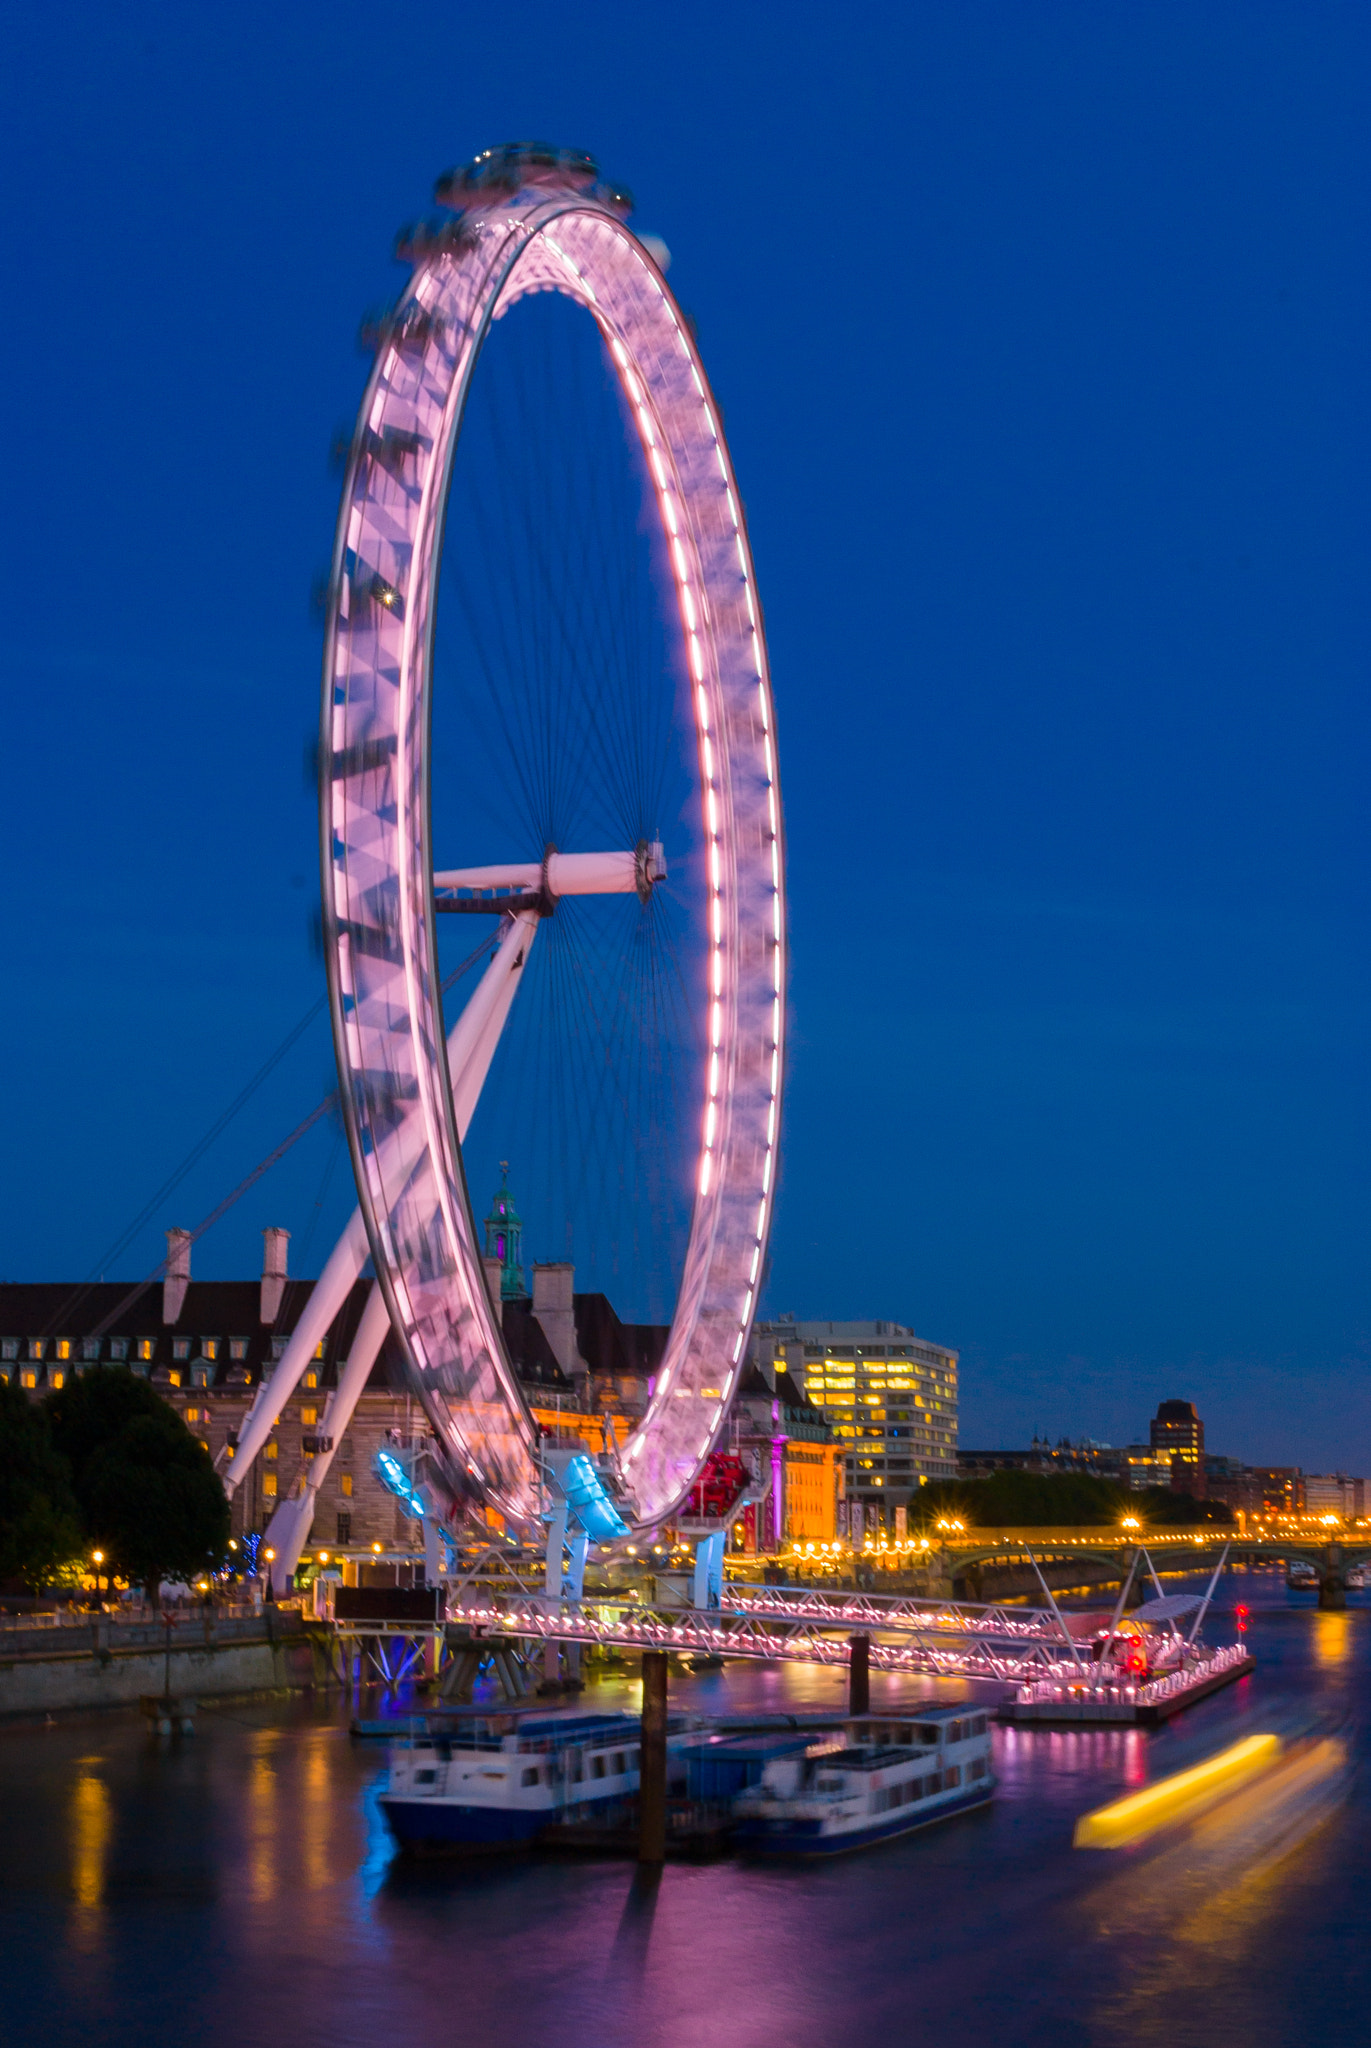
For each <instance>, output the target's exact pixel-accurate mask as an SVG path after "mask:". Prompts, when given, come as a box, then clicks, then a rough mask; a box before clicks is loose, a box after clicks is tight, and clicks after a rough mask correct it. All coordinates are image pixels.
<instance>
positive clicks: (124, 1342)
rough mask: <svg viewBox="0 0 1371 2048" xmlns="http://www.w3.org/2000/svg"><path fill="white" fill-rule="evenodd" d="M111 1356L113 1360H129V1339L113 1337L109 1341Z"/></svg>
mask: <svg viewBox="0 0 1371 2048" xmlns="http://www.w3.org/2000/svg"><path fill="white" fill-rule="evenodd" d="M109 1355H110V1357H111V1358H127V1357H128V1355H129V1340H128V1338H127V1337H111V1338H110V1340H109ZM97 1356H98V1354H97Z"/></svg>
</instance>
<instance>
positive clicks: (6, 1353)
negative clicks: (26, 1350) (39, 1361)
mask: <svg viewBox="0 0 1371 2048" xmlns="http://www.w3.org/2000/svg"><path fill="white" fill-rule="evenodd" d="M18 1356H19V1339H18V1338H17V1337H6V1338H4V1339H3V1340H0V1358H17V1357H18Z"/></svg>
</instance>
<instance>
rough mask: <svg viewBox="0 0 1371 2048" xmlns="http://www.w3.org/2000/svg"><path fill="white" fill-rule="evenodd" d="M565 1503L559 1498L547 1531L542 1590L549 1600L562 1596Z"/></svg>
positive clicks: (565, 1522) (565, 1520)
mask: <svg viewBox="0 0 1371 2048" xmlns="http://www.w3.org/2000/svg"><path fill="white" fill-rule="evenodd" d="M566 1524H567V1504H566V1502H565V1501H564V1500H559V1501H558V1503H557V1505H556V1507H555V1508H554V1510H553V1514H552V1520H551V1522H550V1523H549V1524H548V1532H547V1572H546V1575H545V1577H544V1579H543V1590H544V1591H545V1592H546V1594H547V1596H548V1598H549V1599H551V1600H560V1599H561V1597H562V1546H563V1544H564V1543H565V1542H566Z"/></svg>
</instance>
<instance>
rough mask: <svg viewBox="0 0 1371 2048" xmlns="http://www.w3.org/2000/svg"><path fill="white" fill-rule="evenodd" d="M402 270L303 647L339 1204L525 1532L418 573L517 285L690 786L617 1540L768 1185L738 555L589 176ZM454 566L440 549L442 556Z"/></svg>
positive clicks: (705, 453) (668, 1490) (688, 1435)
mask: <svg viewBox="0 0 1371 2048" xmlns="http://www.w3.org/2000/svg"><path fill="white" fill-rule="evenodd" d="M590 175H592V176H593V173H591V174H590ZM588 188H589V189H588ZM415 259H416V260H415V271H414V275H413V278H412V279H411V282H410V284H409V287H408V289H407V290H406V291H405V293H404V294H403V296H402V298H401V300H400V302H399V304H398V306H397V307H396V309H395V312H394V314H393V315H392V316H391V318H390V319H389V321H388V322H387V324H386V327H385V329H384V331H383V333H382V336H381V340H380V345H379V348H378V351H377V360H376V365H375V369H374V370H373V373H372V376H371V378H370V381H369V383H368V387H367V391H366V395H365V398H364V400H363V404H362V409H361V413H360V415H359V419H358V423H357V429H356V433H355V435H354V439H353V444H352V452H351V457H350V460H349V464H348V470H347V476H346V481H345V484H344V489H343V500H342V508H341V512H340V517H339V525H338V534H337V539H336V543H335V552H334V563H333V575H332V578H331V582H330V591H329V601H328V612H327V633H326V645H325V655H324V695H323V713H322V736H323V748H322V759H323V762H324V772H323V775H322V777H321V827H322V859H323V877H324V925H325V935H326V956H327V962H328V973H329V989H330V999H331V1008H332V1014H333V1028H334V1039H335V1046H336V1050H337V1057H338V1066H339V1075H340V1081H341V1096H342V1101H343V1107H344V1115H345V1119H346V1123H347V1128H348V1135H349V1142H350V1145H351V1149H352V1156H353V1165H354V1169H355V1172H356V1178H357V1188H358V1194H359V1198H360V1203H361V1210H362V1214H363V1217H364V1219H365V1222H366V1228H367V1235H368V1239H369V1241H370V1246H371V1253H372V1258H373V1261H374V1264H375V1268H376V1274H377V1278H378V1281H379V1283H380V1286H381V1288H382V1290H383V1292H384V1295H385V1298H386V1303H387V1306H388V1308H389V1311H390V1316H391V1322H392V1326H393V1328H394V1331H395V1333H396V1335H397V1337H398V1339H399V1341H400V1344H401V1347H402V1351H403V1354H404V1360H405V1367H406V1372H407V1375H408V1378H409V1382H410V1384H411V1387H412V1389H413V1391H414V1393H415V1394H416V1395H417V1396H418V1398H419V1399H420V1401H421V1402H422V1403H423V1406H424V1409H425V1412H426V1414H427V1416H428V1418H429V1421H430V1423H431V1424H432V1427H433V1429H434V1431H435V1433H436V1436H437V1439H438V1443H439V1446H440V1449H441V1453H442V1461H443V1465H444V1467H445V1470H446V1472H447V1475H448V1476H449V1478H450V1479H451V1481H452V1483H453V1485H454V1487H455V1488H456V1489H457V1490H458V1491H459V1492H461V1493H462V1494H464V1495H465V1497H466V1499H467V1500H468V1501H469V1502H470V1503H471V1504H472V1505H481V1506H487V1507H490V1508H494V1509H495V1510H497V1511H498V1512H499V1513H500V1514H502V1515H503V1516H504V1517H505V1518H506V1519H507V1520H508V1521H510V1522H511V1523H512V1524H514V1525H515V1526H516V1527H519V1528H522V1529H524V1530H528V1529H530V1528H531V1527H532V1525H533V1524H534V1522H535V1520H536V1518H537V1514H538V1511H539V1506H540V1482H539V1475H538V1469H537V1464H536V1460H535V1456H534V1446H535V1442H536V1435H537V1432H536V1428H535V1425H534V1423H533V1421H532V1418H531V1417H530V1415H529V1412H528V1409H527V1406H526V1404H525V1401H524V1399H523V1395H522V1393H521V1390H520V1387H519V1384H518V1380H517V1378H516V1375H515V1373H514V1371H513V1368H512V1366H511V1364H510V1362H509V1359H508V1356H507V1354H506V1351H505V1346H504V1342H503V1338H502V1335H501V1330H500V1324H499V1318H498V1315H497V1313H496V1311H495V1309H494V1308H493V1307H492V1304H491V1301H490V1298H489V1295H488V1293H487V1289H486V1281H485V1275H484V1271H483V1268H482V1263H481V1246H480V1241H479V1237H478V1233H477V1227H476V1223H475V1220H474V1215H473V1211H472V1207H471V1203H470V1200H469V1197H468V1193H467V1188H466V1181H465V1176H464V1173H463V1169H462V1158H461V1146H460V1143H459V1141H458V1135H457V1124H456V1120H455V1116H454V1109H453V1101H452V1091H451V1086H450V1081H449V1076H448V1068H447V1061H446V1058H445V1057H444V1037H445V1034H444V1025H443V1016H442V1004H441V996H440V992H439V986H438V971H437V959H438V952H437V943H436V934H435V927H434V911H433V857H432V849H431V846H430V842H429V807H428V758H427V752H428V743H429V699H430V690H431V680H432V674H433V641H434V627H435V599H436V590H437V576H438V565H439V557H440V552H441V549H442V547H443V545H444V521H445V515H446V507H447V499H448V489H449V483H450V479H451V474H452V465H453V459H454V454H455V451H456V447H457V442H458V436H459V434H460V431H461V425H462V417H463V410H464V407H465V404H466V399H467V393H468V390H469V387H470V382H471V377H472V373H473V370H474V368H475V365H476V361H477V357H478V355H479V352H480V349H481V347H482V344H483V343H484V341H485V339H486V336H487V333H488V331H489V328H490V325H491V322H492V321H493V320H494V319H496V318H497V317H499V316H500V315H502V314H503V313H504V312H506V311H507V310H508V309H509V307H510V306H511V305H513V304H514V303H515V302H516V301H517V300H518V299H520V298H521V297H522V296H524V295H525V294H526V293H529V292H533V291H547V290H552V291H557V292H560V293H562V294H564V295H565V296H567V297H568V298H570V299H572V300H574V301H576V302H578V303H579V304H581V305H582V306H584V307H585V308H586V309H587V311H588V312H589V313H590V314H591V315H592V316H593V318H594V319H595V321H596V322H597V324H598V326H599V329H600V332H601V335H602V337H603V339H604V342H605V344H606V346H607V350H608V353H609V357H610V359H611V361H612V362H613V365H614V368H615V371H616V373H617V375H618V379H619V382H620V385H621V387H622V390H623V393H624V395H625V398H626V400H627V403H628V406H629V408H630V411H631V414H632V417H633V419H634V421H635V423H636V426H637V430H638V434H639V436H640V439H641V442H642V446H643V451H644V454H645V457H646V460H647V465H648V469H649V471H650V474H651V479H652V485H653V495H654V498H655V503H656V509H657V513H658V516H659V518H660V521H661V525H662V530H663V534H664V537H665V542H666V550H667V554H668V556H669V559H670V564H671V574H672V577H673V580H674V584H675V590H676V597H677V602H678V606H679V631H680V634H681V645H682V650H683V658H684V661H685V663H686V666H687V669H688V673H689V678H690V685H691V689H690V698H691V705H692V710H693V716H694V723H695V733H696V741H697V745H698V752H699V774H700V783H701V791H702V810H703V830H704V848H705V868H706V881H705V886H706V890H707V903H706V918H707V942H706V953H705V961H706V965H705V973H706V978H707V986H706V989H705V991H704V1000H705V1004H706V1009H705V1017H706V1045H705V1065H704V1089H703V1101H702V1102H701V1103H700V1104H699V1108H698V1115H699V1136H698V1153H697V1164H696V1181H695V1192H694V1198H693V1206H692V1212H691V1222H690V1231H689V1239H688V1243H687V1246H686V1251H685V1257H684V1262H683V1266H682V1270H681V1278H680V1284H679V1289H678V1294H677V1300H676V1308H675V1313H674V1316H673V1319H672V1323H671V1329H670V1334H669V1337H668V1340H667V1345H666V1350H665V1354H664V1356H663V1359H662V1363H661V1366H660V1368H659V1370H658V1372H657V1375H656V1378H655V1381H654V1383H653V1391H652V1394H651V1398H650V1401H649V1404H648V1408H647V1411H646V1413H645V1415H644V1417H643V1419H642V1421H641V1422H640V1423H639V1425H638V1427H637V1428H636V1429H635V1430H634V1431H633V1433H632V1435H631V1436H630V1438H629V1440H628V1442H627V1444H626V1446H625V1447H624V1449H623V1454H622V1455H623V1469H624V1475H625V1478H626V1481H627V1484H628V1488H629V1491H630V1493H631V1496H632V1515H633V1519H634V1521H635V1523H636V1525H637V1526H640V1527H643V1526H650V1525H655V1524H657V1523H659V1522H661V1521H663V1520H665V1519H667V1518H668V1517H669V1516H670V1515H671V1514H672V1513H673V1511H674V1510H675V1509H676V1508H677V1507H678V1506H679V1504H680V1503H681V1501H682V1500H683V1499H684V1497H685V1495H686V1494H687V1493H688V1492H689V1491H690V1488H691V1486H692V1485H693V1483H694V1480H695V1477H696V1475H697V1473H698V1472H699V1469H700V1466H701V1465H702V1463H703V1462H704V1460H705V1458H706V1457H707V1456H708V1454H709V1452H710V1450H711V1449H712V1448H713V1445H714V1443H715V1441H716V1439H717V1437H718V1434H719V1430H720V1427H721V1425H722V1423H723V1419H724V1416H725V1414H726V1413H727V1408H728V1402H729V1398H730V1396H731V1394H732V1391H733V1387H734V1384H735V1382H736V1379H737V1376H738V1373H739V1371H740V1370H741V1366H742V1360H743V1356H744V1351H745V1347H746V1343H747V1337H748V1332H749V1329H750V1326H751V1321H752V1315H753V1310H754V1307H755V1304H756V1299H757V1288H758V1283H759V1278H760V1274H761V1271H762V1265H763V1261H764V1257H765V1250H766V1242H767V1236H768V1231H769V1226H770V1219H771V1208H772V1199H773V1194H774V1187H775V1161H776V1142H777V1132H778V1120H779V1113H780V1091H781V1072H782V1043H783V1029H784V1016H783V1001H782V992H783V988H784V953H785V923H784V915H785V914H784V894H783V886H782V847H781V811H780V796H779V789H778V785H777V773H776V750H775V728H774V717H773V712H772V702H771V687H770V678H769V673H768V666H767V657H766V647H765V641H764V637H763V631H762V621H761V614H760V610H759V607H758V604H757V600H756V594H755V588H754V581H753V571H752V562H751V556H750V553H749V549H748V542H747V535H746V530H745V527H744V523H743V517H742V511H741V507H740V503H739V498H738V492H737V487H736V485H735V483H734V478H733V470H732V465H731V463H730V460H729V455H728V450H727V447H726V445H725V442H724V437H723V432H722V429H721V427H720V424H719V419H718V414H717V410H716V408H715V405H714V402H713V399H712V397H711V394H710V390H709V385H708V382H707V380H706V378H705V374H704V370H703V367H702V365H701V363H700V359H699V356H698V353H697V351H696V349H695V346H694V342H693V340H692V338H691V335H690V333H689V330H688V328H687V325H686V322H685V320H684V318H683V316H682V315H681V313H680V311H679V309H678V307H677V306H676V303H675V301H674V299H673V297H672V295H671V293H670V291H669V290H668V288H667V286H666V284H665V282H664V281H663V278H662V275H661V272H660V271H659V270H658V268H657V266H656V264H655V263H654V262H653V260H652V258H651V256H650V255H649V254H648V252H647V250H646V249H645V248H644V247H643V245H642V244H641V243H640V242H639V241H638V240H637V238H636V237H635V236H634V235H633V234H632V233H631V232H630V231H629V229H628V228H627V227H626V226H625V224H624V222H623V219H622V218H621V215H620V211H619V210H617V209H616V206H615V205H614V203H613V202H612V199H611V197H609V196H607V195H604V194H602V192H601V191H600V188H598V187H590V181H589V176H585V175H582V176H579V177H576V178H572V177H569V176H567V175H566V174H551V175H549V173H547V172H546V171H544V172H543V173H542V174H541V176H540V182H539V183H538V184H537V185H535V186H530V185H528V184H527V183H525V184H524V185H523V186H522V188H521V189H519V190H517V191H515V192H514V193H513V194H512V195H510V196H508V197H505V196H501V198H500V199H499V200H498V201H497V203H496V204H494V205H490V204H489V203H486V204H484V205H483V206H482V207H481V208H480V209H479V210H476V209H471V210H468V211H467V212H466V213H464V214H463V215H462V216H461V218H460V219H459V220H457V221H455V222H453V223H450V224H449V225H448V226H447V228H446V229H445V230H443V231H441V232H438V233H436V234H431V235H430V236H429V237H427V238H426V239H425V240H424V241H423V242H422V244H421V246H420V247H419V248H418V249H417V250H416V252H415ZM446 544H447V545H448V546H458V547H460V546H461V545H462V535H461V534H460V533H449V534H448V535H447V536H446Z"/></svg>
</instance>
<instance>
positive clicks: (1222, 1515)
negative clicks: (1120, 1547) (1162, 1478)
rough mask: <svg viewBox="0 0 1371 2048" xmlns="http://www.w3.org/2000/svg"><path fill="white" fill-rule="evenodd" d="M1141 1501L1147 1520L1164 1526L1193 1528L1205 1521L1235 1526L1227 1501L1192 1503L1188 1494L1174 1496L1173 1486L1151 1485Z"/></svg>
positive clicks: (1139, 1510) (1140, 1507)
mask: <svg viewBox="0 0 1371 2048" xmlns="http://www.w3.org/2000/svg"><path fill="white" fill-rule="evenodd" d="M1137 1501H1138V1512H1139V1513H1140V1514H1141V1516H1142V1518H1143V1520H1144V1521H1146V1522H1151V1523H1154V1524H1159V1525H1162V1526H1166V1525H1168V1524H1169V1525H1171V1526H1172V1527H1177V1526H1178V1527H1180V1528H1183V1529H1193V1528H1196V1527H1198V1525H1199V1524H1200V1523H1201V1522H1217V1523H1219V1524H1221V1525H1225V1526H1231V1525H1232V1521H1233V1510H1232V1508H1230V1507H1229V1505H1228V1503H1227V1501H1222V1500H1207V1499H1206V1500H1192V1499H1191V1497H1190V1495H1189V1494H1188V1493H1173V1492H1172V1491H1171V1488H1170V1487H1169V1486H1149V1487H1148V1488H1147V1489H1146V1490H1145V1492H1143V1493H1140V1494H1139V1495H1138V1496H1137Z"/></svg>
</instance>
